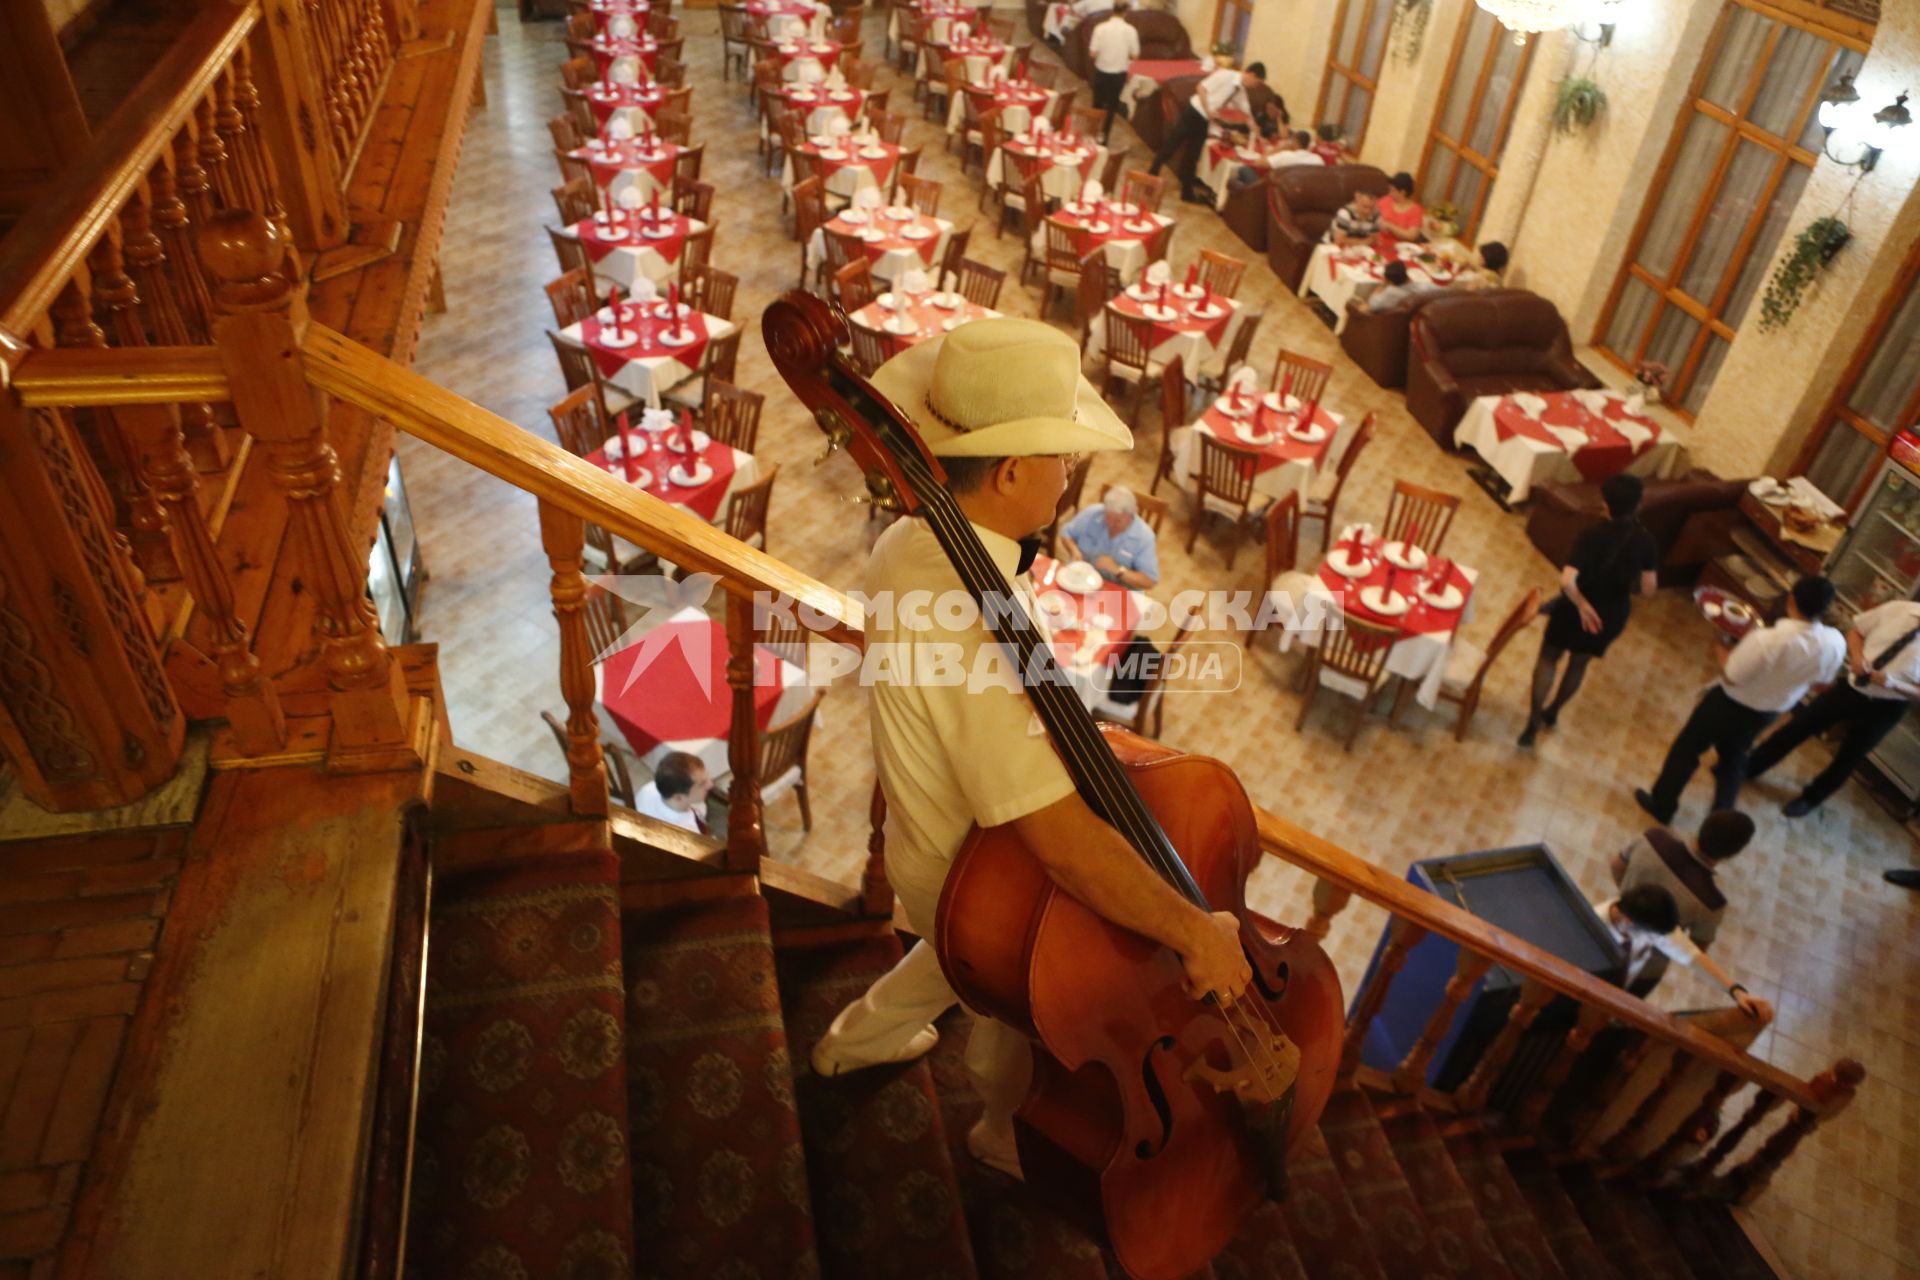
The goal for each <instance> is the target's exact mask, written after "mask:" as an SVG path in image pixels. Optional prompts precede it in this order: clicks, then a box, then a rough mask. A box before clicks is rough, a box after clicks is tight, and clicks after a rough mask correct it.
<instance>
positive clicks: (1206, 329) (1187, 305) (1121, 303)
mask: <svg viewBox="0 0 1920 1280" xmlns="http://www.w3.org/2000/svg"><path fill="white" fill-rule="evenodd" d="M1113 305H1114V307H1115V308H1116V309H1117V310H1119V311H1121V312H1123V313H1125V314H1127V315H1130V316H1144V317H1146V318H1147V320H1148V324H1149V326H1150V328H1149V329H1148V333H1149V335H1150V337H1149V338H1148V342H1149V346H1148V348H1147V350H1148V353H1149V354H1150V355H1151V356H1152V357H1153V359H1154V361H1155V362H1156V363H1158V364H1166V363H1167V362H1168V361H1170V360H1172V359H1173V358H1174V357H1175V356H1178V357H1180V359H1181V360H1182V361H1183V362H1184V364H1185V366H1186V367H1187V368H1189V369H1197V368H1199V367H1200V366H1201V365H1202V364H1204V363H1206V362H1207V361H1209V360H1210V359H1211V358H1212V357H1214V356H1215V355H1218V354H1221V353H1222V352H1224V351H1225V350H1226V349H1227V348H1228V347H1229V346H1231V345H1232V343H1233V335H1234V333H1235V331H1236V330H1238V329H1239V328H1240V323H1241V319H1242V316H1243V314H1244V313H1243V311H1242V309H1241V306H1240V304H1239V303H1237V302H1235V301H1234V300H1233V299H1232V298H1223V297H1221V296H1219V295H1218V294H1209V293H1208V292H1207V291H1206V290H1205V289H1204V288H1203V287H1201V286H1200V285H1194V286H1192V287H1191V288H1189V287H1188V286H1186V285H1184V284H1170V285H1168V286H1167V288H1166V289H1165V291H1164V292H1163V291H1162V290H1160V289H1159V288H1156V287H1154V286H1152V285H1149V284H1146V283H1145V282H1143V281H1135V282H1134V283H1133V284H1130V285H1128V286H1127V288H1126V289H1125V290H1124V291H1123V292H1122V293H1121V294H1120V296H1119V297H1117V298H1115V299H1114V300H1113ZM1106 345H1107V317H1106V312H1105V311H1102V312H1101V313H1100V314H1099V315H1098V316H1095V317H1094V321H1093V327H1092V331H1091V332H1090V333H1089V334H1088V350H1087V354H1089V355H1091V356H1092V357H1094V358H1095V359H1096V360H1097V359H1099V357H1100V353H1101V352H1102V351H1104V350H1106Z"/></svg>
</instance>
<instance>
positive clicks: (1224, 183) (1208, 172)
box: [1194, 138, 1267, 209]
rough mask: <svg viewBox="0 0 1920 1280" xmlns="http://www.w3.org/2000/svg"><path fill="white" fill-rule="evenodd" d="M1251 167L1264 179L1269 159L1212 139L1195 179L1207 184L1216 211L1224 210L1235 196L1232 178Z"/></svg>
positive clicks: (1255, 151)
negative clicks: (1231, 196)
mask: <svg viewBox="0 0 1920 1280" xmlns="http://www.w3.org/2000/svg"><path fill="white" fill-rule="evenodd" d="M1242 165H1252V166H1253V167H1254V168H1256V169H1257V170H1259V171H1260V172H1261V173H1262V174H1263V175H1264V174H1265V173H1266V172H1267V158H1266V156H1264V155H1262V154H1261V153H1260V152H1259V151H1257V150H1255V149H1254V148H1253V147H1249V146H1246V145H1243V144H1241V143H1238V142H1235V141H1234V140H1232V139H1230V138H1209V139H1207V145H1206V146H1205V148H1203V149H1202V150H1201V152H1200V163H1199V165H1198V166H1197V167H1196V168H1195V169H1194V176H1195V177H1197V178H1199V179H1200V181H1201V182H1203V183H1205V184H1206V186H1207V188H1208V189H1209V190H1211V191H1212V192H1213V207H1214V208H1215V209H1225V208H1226V207H1227V197H1228V196H1229V195H1231V194H1232V193H1233V175H1234V174H1236V173H1238V172H1239V171H1240V166H1242Z"/></svg>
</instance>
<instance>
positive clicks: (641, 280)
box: [633, 276, 660, 302]
mask: <svg viewBox="0 0 1920 1280" xmlns="http://www.w3.org/2000/svg"><path fill="white" fill-rule="evenodd" d="M659 296H660V286H659V285H657V284H655V283H654V282H653V278H652V277H651V276H637V277H635V279H634V282H633V300H634V301H635V302H652V301H653V300H654V299H655V298H657V297H659Z"/></svg>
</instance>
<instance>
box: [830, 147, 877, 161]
mask: <svg viewBox="0 0 1920 1280" xmlns="http://www.w3.org/2000/svg"><path fill="white" fill-rule="evenodd" d="M882 154H884V153H882ZM820 158H821V159H822V160H845V159H846V158H847V153H846V152H844V151H842V150H841V149H840V148H838V147H829V148H827V149H826V150H823V151H822V152H821V153H820Z"/></svg>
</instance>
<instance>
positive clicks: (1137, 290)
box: [1127, 284, 1160, 302]
mask: <svg viewBox="0 0 1920 1280" xmlns="http://www.w3.org/2000/svg"><path fill="white" fill-rule="evenodd" d="M1159 292H1160V291H1159V290H1158V289H1149V288H1147V286H1145V285H1144V284H1130V285H1128V286H1127V296H1128V297H1129V298H1132V299H1133V300H1134V301H1135V302H1145V301H1146V300H1147V299H1148V298H1151V297H1153V296H1155V295H1156V294H1158V293H1159Z"/></svg>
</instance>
